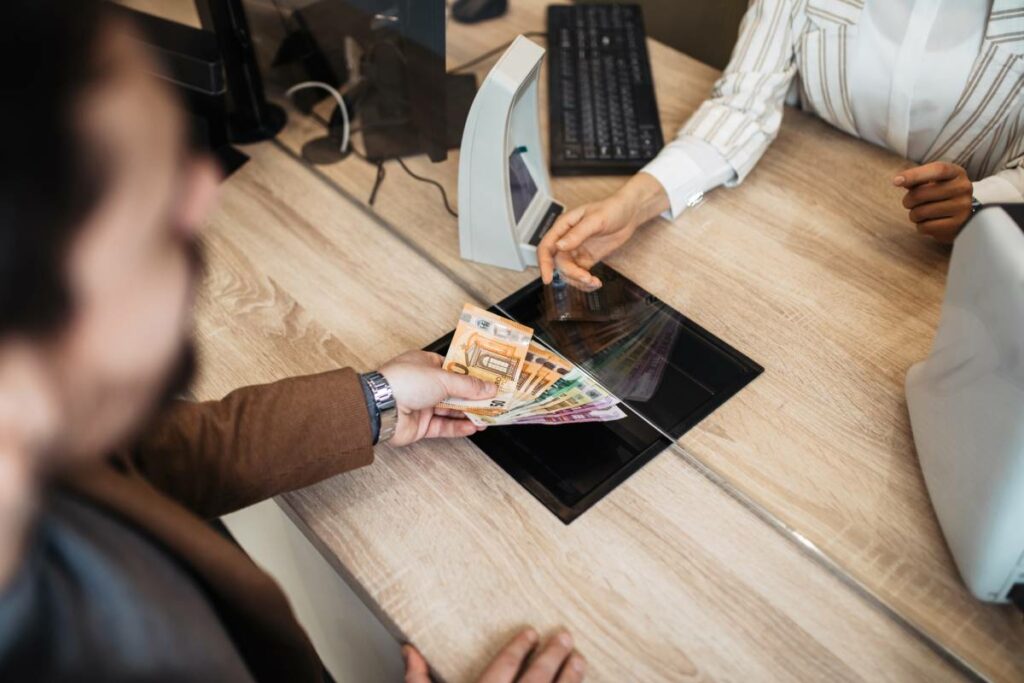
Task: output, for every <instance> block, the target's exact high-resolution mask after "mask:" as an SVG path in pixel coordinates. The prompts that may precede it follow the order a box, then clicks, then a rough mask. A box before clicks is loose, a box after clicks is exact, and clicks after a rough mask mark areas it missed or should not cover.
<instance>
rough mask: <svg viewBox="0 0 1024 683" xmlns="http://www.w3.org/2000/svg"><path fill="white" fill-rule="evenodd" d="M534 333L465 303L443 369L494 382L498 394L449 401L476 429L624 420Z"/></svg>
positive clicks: (595, 388)
mask: <svg viewBox="0 0 1024 683" xmlns="http://www.w3.org/2000/svg"><path fill="white" fill-rule="evenodd" d="M532 337H533V330H532V329H531V328H529V327H526V326H525V325H521V324H519V323H517V322H515V321H512V320H508V319H507V318H503V317H501V316H499V315H495V314H494V313H491V312H489V311H485V310H483V309H481V308H478V307H476V306H473V305H471V304H466V305H465V306H464V307H463V309H462V315H460V316H459V323H458V325H457V326H456V328H455V334H454V336H453V337H452V343H451V346H450V347H449V348H448V354H447V355H446V356H445V359H444V364H443V367H444V369H445V370H448V371H449V372H456V373H459V374H463V375H470V376H473V377H477V378H479V379H482V380H484V381H486V382H493V383H494V384H495V386H496V387H497V388H498V392H497V395H495V396H494V397H493V398H489V399H484V400H462V399H449V400H447V401H445V402H443V403H441V404H439V406H438V407H441V408H448V409H451V410H461V411H463V412H465V414H466V417H468V418H469V419H470V420H471V421H472V422H473V423H474V424H477V425H513V424H548V425H557V424H570V423H574V422H608V421H611V420H619V419H622V418H624V417H626V414H625V413H624V412H622V410H621V409H620V408H619V407H618V403H619V401H618V399H617V398H615V397H614V396H612V395H611V394H609V393H608V392H607V391H606V390H605V389H603V388H602V387H601V386H600V385H598V384H597V383H596V382H595V381H593V380H592V379H591V378H590V377H589V376H588V375H587V374H586V373H584V372H583V371H582V370H580V369H579V368H577V367H576V366H575V365H573V364H572V363H570V362H569V361H567V360H566V359H565V358H562V357H561V356H559V355H558V354H556V353H554V352H552V351H550V350H548V349H547V348H545V347H543V346H540V345H539V344H537V343H536V342H534V341H532Z"/></svg>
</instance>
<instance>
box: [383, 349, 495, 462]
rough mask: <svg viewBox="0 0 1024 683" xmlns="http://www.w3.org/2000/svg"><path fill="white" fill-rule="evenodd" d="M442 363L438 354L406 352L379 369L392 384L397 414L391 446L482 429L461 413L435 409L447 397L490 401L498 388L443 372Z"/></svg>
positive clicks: (465, 433) (480, 381)
mask: <svg viewBox="0 0 1024 683" xmlns="http://www.w3.org/2000/svg"><path fill="white" fill-rule="evenodd" d="M442 362H444V359H443V358H441V356H439V355H437V354H436V353H429V352H427V351H407V352H406V353H403V354H402V355H400V356H396V357H395V358H393V359H391V360H389V361H388V362H387V363H385V364H384V367H382V368H381V369H380V374H382V375H383V376H384V379H386V380H387V381H388V384H390V385H391V390H392V391H393V392H394V395H395V407H396V410H397V411H398V421H397V423H396V425H395V435H394V436H393V437H391V441H390V442H389V443H391V444H392V445H394V446H405V445H408V444H411V443H414V442H416V441H419V440H420V439H433V438H439V437H440V438H456V437H460V436H469V435H470V434H474V433H476V432H478V431H480V430H481V429H483V428H482V427H477V426H476V425H474V424H473V423H472V422H470V421H469V420H467V419H466V416H465V415H464V414H463V413H461V412H459V411H454V410H442V409H439V408H434V406H436V405H437V404H438V403H440V402H441V401H443V400H445V399H447V398H466V399H482V398H490V397H492V396H494V395H495V393H497V389H496V387H495V386H494V385H493V384H489V383H487V382H484V381H482V380H479V379H477V378H476V377H470V376H468V375H457V374H455V373H453V372H447V371H445V370H442V369H441V363H442Z"/></svg>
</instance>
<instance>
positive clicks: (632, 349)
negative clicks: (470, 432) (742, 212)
mask: <svg viewBox="0 0 1024 683" xmlns="http://www.w3.org/2000/svg"><path fill="white" fill-rule="evenodd" d="M596 274H598V275H599V277H601V278H602V281H603V282H605V283H606V284H605V287H612V286H614V287H615V288H616V290H617V291H619V292H620V293H621V294H622V296H623V297H624V300H625V301H628V302H630V304H631V305H636V306H639V307H640V308H637V309H636V310H637V312H638V313H639V315H637V316H635V319H636V320H637V321H639V322H638V324H637V325H636V326H634V327H633V328H632V329H626V330H623V331H622V332H621V334H619V338H618V339H617V341H616V342H615V343H613V344H611V345H608V346H606V347H605V348H603V349H601V351H600V352H598V353H593V352H591V351H590V350H589V349H588V345H589V344H591V342H592V340H593V339H595V338H599V337H601V336H603V335H604V334H605V333H606V332H607V331H609V330H612V329H615V327H614V326H616V325H619V326H620V327H621V322H619V321H615V320H607V321H603V322H601V321H598V322H563V321H557V320H552V319H551V317H552V316H551V312H550V307H551V301H552V298H551V294H550V292H545V288H544V285H542V284H541V282H540V281H539V280H535V281H534V282H532V283H530V284H528V285H526V286H525V287H523V288H522V289H520V290H519V291H517V292H515V293H514V294H512V295H511V296H509V297H508V298H506V299H504V300H502V301H501V302H500V303H499V304H497V305H496V306H494V307H492V308H491V310H492V311H494V312H496V313H498V314H499V315H503V316H506V317H508V318H511V319H513V320H516V321H518V322H521V323H523V324H525V325H528V326H530V327H532V328H533V329H534V338H535V339H538V340H540V341H541V342H543V343H544V344H546V345H547V346H549V347H551V348H552V349H554V350H555V351H557V352H558V353H560V354H561V355H563V356H564V357H566V358H568V359H569V360H571V361H573V362H574V363H576V364H577V365H579V366H581V367H582V368H584V369H585V370H587V371H588V372H589V373H590V374H591V375H592V376H593V377H595V378H596V379H597V380H598V381H599V382H601V384H602V385H603V386H604V387H605V388H606V389H608V390H609V391H610V392H611V393H612V394H614V395H616V396H618V397H619V398H620V399H622V401H623V402H622V403H621V404H620V408H622V410H623V411H624V412H625V413H626V417H625V418H624V419H621V420H616V421H613V422H603V423H602V422H594V423H584V424H563V425H557V426H548V425H515V426H505V427H489V428H487V429H486V430H485V431H483V432H480V433H478V434H476V435H474V436H472V437H470V438H471V440H472V441H473V443H475V444H476V445H477V446H478V447H479V448H480V449H481V450H483V451H484V452H485V453H486V454H487V455H488V457H490V458H491V459H492V460H494V462H496V463H497V464H498V465H499V466H500V467H501V468H502V469H504V470H505V471H506V472H507V473H508V474H510V475H511V476H512V477H513V478H514V479H516V481H518V482H519V483H520V484H521V485H522V486H523V487H524V488H526V489H527V490H528V491H529V492H530V493H531V494H533V495H534V496H535V497H536V498H537V499H538V500H539V501H540V502H541V503H543V504H544V505H545V506H546V507H547V508H548V509H549V510H551V512H552V513H554V514H555V515H556V516H557V517H558V518H559V519H560V520H562V521H563V522H565V523H566V524H568V523H569V522H571V521H573V520H574V519H576V518H577V517H578V516H579V515H581V514H583V512H585V511H586V510H587V509H588V508H589V507H590V506H592V505H594V504H595V503H596V502H597V501H599V500H600V499H601V498H603V497H604V496H606V495H608V494H609V493H610V492H611V491H612V490H614V489H615V487H617V486H618V485H619V484H621V483H622V482H624V481H625V480H626V479H627V478H629V476H630V475H632V474H633V473H634V472H636V471H637V470H639V469H640V468H641V467H643V465H645V464H646V463H648V462H649V461H650V460H651V459H652V458H654V457H655V456H656V455H658V453H660V452H661V451H663V450H664V449H666V448H667V447H669V446H670V445H671V443H672V441H673V440H674V439H677V438H679V437H680V436H682V435H683V434H684V433H686V431H688V430H689V429H690V428H692V427H693V426H694V425H696V424H697V423H698V422H700V421H701V420H702V419H704V418H705V417H707V416H708V415H710V414H711V413H712V412H714V410H715V409H717V408H718V407H719V406H721V405H722V404H723V403H725V402H726V401H727V400H728V399H729V398H730V397H731V396H733V395H735V394H736V393H737V392H739V391H740V390H741V389H743V387H745V386H746V385H747V384H748V383H750V382H751V381H753V379H754V378H755V377H757V376H758V375H759V374H760V373H761V372H763V368H762V367H761V366H760V365H758V364H757V363H755V362H754V361H752V360H750V359H749V358H748V357H747V356H745V355H744V354H742V353H740V352H739V351H737V350H736V349H734V348H733V347H732V346H730V345H729V344H727V343H726V342H724V341H722V340H721V339H718V338H717V337H715V336H714V335H712V334H711V333H710V332H708V331H707V330H705V329H704V328H702V327H701V326H699V325H698V324H696V323H695V322H693V321H692V320H690V319H689V318H687V317H686V316H684V315H682V314H681V313H679V312H678V311H676V310H674V309H672V308H671V307H669V306H668V305H666V304H665V303H663V302H662V301H660V300H659V299H657V298H656V297H654V296H653V295H651V294H650V293H648V292H646V291H645V290H643V289H642V288H640V287H639V286H638V285H636V284H635V283H633V282H631V281H629V280H628V279H626V278H625V277H623V276H621V275H620V274H619V273H617V272H616V271H614V270H612V269H611V268H608V267H606V266H601V267H599V269H598V272H597V273H596ZM610 283H614V285H612V284H610ZM451 336H452V335H451V334H449V335H446V336H445V337H442V338H441V339H438V340H437V341H435V342H434V343H432V344H431V345H429V346H427V347H426V348H427V350H428V351H434V352H436V353H440V354H441V355H444V354H445V353H446V352H447V350H448V345H449V344H450V342H451ZM623 360H625V361H626V362H623Z"/></svg>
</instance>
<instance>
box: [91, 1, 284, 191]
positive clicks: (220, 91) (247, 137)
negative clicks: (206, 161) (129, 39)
mask: <svg viewBox="0 0 1024 683" xmlns="http://www.w3.org/2000/svg"><path fill="white" fill-rule="evenodd" d="M109 6H110V8H111V9H112V11H114V12H115V13H118V14H120V15H121V16H124V17H126V18H128V19H129V20H130V21H132V22H133V23H134V25H135V26H136V27H137V28H138V29H139V31H140V33H141V34H142V36H143V40H144V41H145V42H146V44H147V45H148V47H149V48H150V49H151V50H152V51H153V53H154V54H155V56H156V58H157V60H158V62H159V63H160V67H161V71H160V72H159V73H158V75H159V76H161V77H162V78H164V79H166V80H167V81H169V82H170V83H172V84H173V85H174V86H176V87H177V89H178V92H179V94H180V95H181V98H182V102H183V103H184V105H185V110H186V113H187V115H188V118H189V124H190V125H189V128H190V132H191V136H192V142H193V144H194V145H195V146H197V147H200V148H204V149H208V150H209V151H211V152H212V153H213V154H214V155H215V156H217V157H218V158H219V160H220V162H221V166H222V167H223V169H224V171H225V174H230V173H232V172H234V171H235V170H236V169H237V168H238V167H239V166H241V165H242V164H243V163H245V161H246V160H247V159H248V157H247V156H246V155H245V154H243V153H242V152H241V151H239V150H238V149H237V148H235V147H233V146H232V145H231V144H230V143H232V142H254V141H257V140H262V139H266V138H268V137H272V136H274V135H276V134H277V132H278V131H279V130H280V129H281V127H282V126H283V125H284V121H285V115H284V110H282V109H281V108H280V107H277V106H276V105H272V104H270V103H268V102H267V101H266V98H265V96H264V93H263V83H262V80H261V78H260V73H259V68H258V66H257V65H256V58H255V54H254V53H253V49H252V44H251V42H250V36H249V28H248V23H247V21H246V17H245V13H244V11H243V9H242V5H241V3H240V0H196V10H197V12H198V14H199V17H200V21H201V23H202V28H197V27H193V26H186V25H184V24H179V23H176V22H174V21H170V20H168V19H164V18H162V17H158V16H155V15H152V14H148V13H145V12H140V11H137V10H133V9H130V8H128V7H124V6H122V5H119V4H116V3H110V5H109Z"/></svg>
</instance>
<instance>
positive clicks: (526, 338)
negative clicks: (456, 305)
mask: <svg viewBox="0 0 1024 683" xmlns="http://www.w3.org/2000/svg"><path fill="white" fill-rule="evenodd" d="M532 338H533V329H532V328H530V327H527V326H525V325H521V324H520V323H517V322H515V321H513V320H509V319H507V318H503V317H501V316H499V315H496V314H494V313H491V312H490V311H485V310H484V309H482V308H479V307H477V306H474V305H472V304H466V305H465V306H463V308H462V313H461V315H459V323H458V325H456V327H455V333H454V335H453V337H452V342H451V346H449V347H448V353H447V355H445V359H444V363H443V364H442V367H443V368H444V369H445V370H447V371H448V372H454V373H457V374H460V375H469V376H470V377H476V378H477V379H481V380H483V381H485V382H488V383H490V384H494V386H495V387H497V393H496V394H495V396H494V397H492V398H487V399H457V398H449V399H447V400H445V401H443V402H441V403H440V404H438V407H439V408H447V409H449V410H461V411H463V412H465V413H467V414H476V415H498V414H501V413H503V412H505V411H507V410H508V409H509V408H510V407H511V405H512V403H513V400H514V398H515V393H516V388H517V386H518V381H519V377H520V374H521V373H522V370H523V365H524V363H525V361H526V356H527V353H528V351H529V348H530V340H531V339H532Z"/></svg>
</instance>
